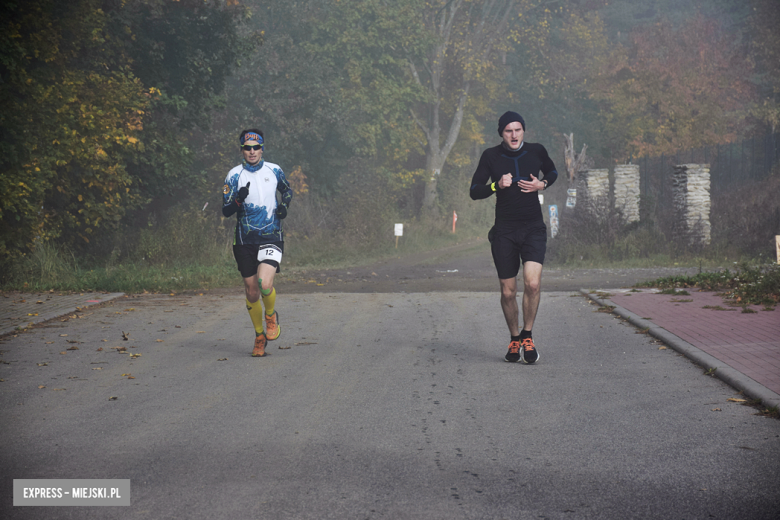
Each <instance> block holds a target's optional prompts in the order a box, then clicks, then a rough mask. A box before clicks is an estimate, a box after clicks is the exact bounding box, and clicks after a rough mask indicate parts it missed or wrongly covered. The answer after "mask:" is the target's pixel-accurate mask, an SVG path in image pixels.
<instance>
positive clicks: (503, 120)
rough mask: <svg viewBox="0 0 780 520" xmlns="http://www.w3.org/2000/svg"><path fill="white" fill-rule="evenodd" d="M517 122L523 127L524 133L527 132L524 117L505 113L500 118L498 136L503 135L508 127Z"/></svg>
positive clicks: (514, 113)
mask: <svg viewBox="0 0 780 520" xmlns="http://www.w3.org/2000/svg"><path fill="white" fill-rule="evenodd" d="M515 121H517V122H518V123H520V124H521V125H523V132H525V121H524V120H523V116H521V115H520V114H518V113H517V112H504V115H503V116H501V117H499V118H498V135H503V133H504V128H506V125H508V124H509V123H514V122H515Z"/></svg>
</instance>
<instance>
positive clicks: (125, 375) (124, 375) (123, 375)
mask: <svg viewBox="0 0 780 520" xmlns="http://www.w3.org/2000/svg"><path fill="white" fill-rule="evenodd" d="M129 375H132V374H122V377H127V376H129Z"/></svg>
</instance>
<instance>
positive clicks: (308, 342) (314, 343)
mask: <svg viewBox="0 0 780 520" xmlns="http://www.w3.org/2000/svg"><path fill="white" fill-rule="evenodd" d="M316 344H317V343H316V342H314V341H299V342H297V343H296V344H295V346H296V347H297V346H298V345H316Z"/></svg>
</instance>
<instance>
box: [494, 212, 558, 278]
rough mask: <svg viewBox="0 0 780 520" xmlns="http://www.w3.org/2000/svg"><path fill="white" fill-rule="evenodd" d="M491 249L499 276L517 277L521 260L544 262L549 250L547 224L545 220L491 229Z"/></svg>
mask: <svg viewBox="0 0 780 520" xmlns="http://www.w3.org/2000/svg"><path fill="white" fill-rule="evenodd" d="M490 235H491V236H492V238H491V240H490V247H491V251H492V252H493V262H494V263H495V264H496V271H498V277H499V278H500V279H502V280H505V279H507V278H516V277H517V273H519V272H520V260H521V259H522V261H523V264H525V263H526V262H537V263H540V264H544V254H545V252H546V251H547V226H546V225H545V224H544V221H543V220H539V221H538V222H531V223H530V224H522V225H518V226H517V227H515V228H509V229H506V228H504V229H501V228H494V229H491V230H490Z"/></svg>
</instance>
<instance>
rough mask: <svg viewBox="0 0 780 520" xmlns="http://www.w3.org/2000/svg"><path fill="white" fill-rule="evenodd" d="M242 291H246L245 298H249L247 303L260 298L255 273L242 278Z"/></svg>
mask: <svg viewBox="0 0 780 520" xmlns="http://www.w3.org/2000/svg"><path fill="white" fill-rule="evenodd" d="M260 265H262V264H260ZM244 292H245V293H246V299H247V300H249V303H255V302H256V301H257V300H259V299H260V288H259V287H258V286H257V275H253V276H250V277H249V278H244Z"/></svg>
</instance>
